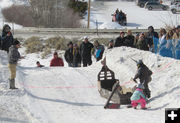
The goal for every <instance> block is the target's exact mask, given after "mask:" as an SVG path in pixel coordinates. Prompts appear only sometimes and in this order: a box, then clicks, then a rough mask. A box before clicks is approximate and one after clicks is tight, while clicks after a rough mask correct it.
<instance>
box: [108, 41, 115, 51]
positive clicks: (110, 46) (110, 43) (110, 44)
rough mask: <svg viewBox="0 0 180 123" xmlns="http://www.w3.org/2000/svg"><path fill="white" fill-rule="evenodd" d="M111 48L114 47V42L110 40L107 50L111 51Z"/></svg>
mask: <svg viewBox="0 0 180 123" xmlns="http://www.w3.org/2000/svg"><path fill="white" fill-rule="evenodd" d="M113 47H114V40H113V39H111V40H110V41H109V46H108V49H112V48H113Z"/></svg>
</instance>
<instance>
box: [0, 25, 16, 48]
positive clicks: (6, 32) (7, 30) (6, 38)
mask: <svg viewBox="0 0 180 123" xmlns="http://www.w3.org/2000/svg"><path fill="white" fill-rule="evenodd" d="M13 40H14V39H13V35H12V33H11V27H10V26H9V25H7V24H6V25H4V27H3V30H2V37H1V49H2V50H5V51H7V52H9V47H11V45H12V44H13Z"/></svg>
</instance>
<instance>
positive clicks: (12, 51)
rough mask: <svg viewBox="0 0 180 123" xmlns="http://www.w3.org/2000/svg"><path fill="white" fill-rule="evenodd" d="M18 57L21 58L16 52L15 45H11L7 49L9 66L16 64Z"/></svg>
mask: <svg viewBox="0 0 180 123" xmlns="http://www.w3.org/2000/svg"><path fill="white" fill-rule="evenodd" d="M20 57H21V56H20V53H19V51H18V48H16V46H15V45H12V46H11V47H10V48H9V54H8V60H9V64H17V62H18V60H19V59H20Z"/></svg>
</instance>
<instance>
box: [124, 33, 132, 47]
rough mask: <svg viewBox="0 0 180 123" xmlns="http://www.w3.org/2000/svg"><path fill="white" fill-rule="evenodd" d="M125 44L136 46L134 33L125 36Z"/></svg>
mask: <svg viewBox="0 0 180 123" xmlns="http://www.w3.org/2000/svg"><path fill="white" fill-rule="evenodd" d="M124 45H125V46H127V47H134V36H133V35H127V36H126V37H125V41H124Z"/></svg>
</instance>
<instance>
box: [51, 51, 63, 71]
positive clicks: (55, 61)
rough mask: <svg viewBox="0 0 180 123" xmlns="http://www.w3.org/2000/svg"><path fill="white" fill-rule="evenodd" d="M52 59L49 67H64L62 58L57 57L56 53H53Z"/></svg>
mask: <svg viewBox="0 0 180 123" xmlns="http://www.w3.org/2000/svg"><path fill="white" fill-rule="evenodd" d="M53 55H54V58H53V59H52V60H51V62H50V67H55V66H64V62H63V60H62V58H59V57H58V53H57V52H54V54H53Z"/></svg>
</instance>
